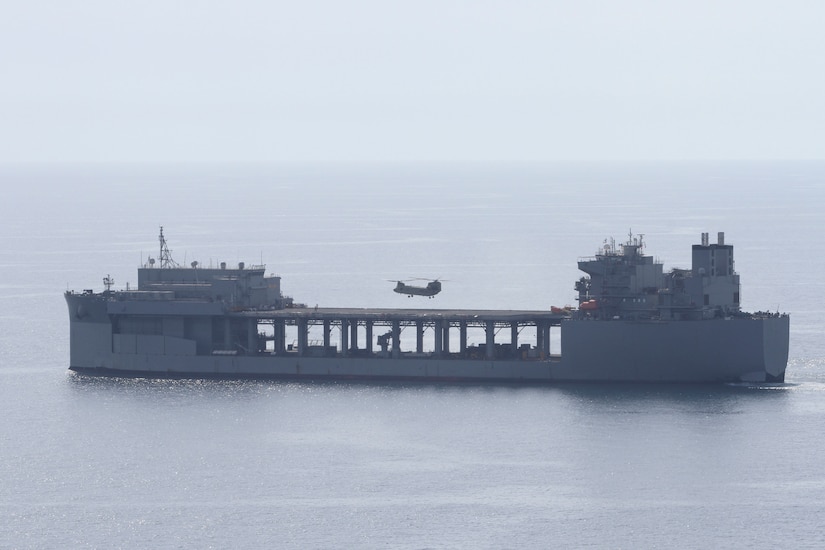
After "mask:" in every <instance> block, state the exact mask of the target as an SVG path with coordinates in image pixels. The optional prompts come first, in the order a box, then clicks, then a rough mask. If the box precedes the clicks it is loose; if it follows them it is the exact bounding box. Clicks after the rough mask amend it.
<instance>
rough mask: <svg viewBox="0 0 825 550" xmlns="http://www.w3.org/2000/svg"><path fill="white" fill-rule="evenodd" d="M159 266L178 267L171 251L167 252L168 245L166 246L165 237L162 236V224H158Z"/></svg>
mask: <svg viewBox="0 0 825 550" xmlns="http://www.w3.org/2000/svg"><path fill="white" fill-rule="evenodd" d="M158 239H159V240H160V268H161V269H163V268H170V267H178V264H177V263H176V262H175V260H173V259H172V253H171V252H169V247H168V246H166V238H164V236H163V226H162V225H161V226H160V236H159V237H158Z"/></svg>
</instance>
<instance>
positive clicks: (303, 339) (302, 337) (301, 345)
mask: <svg viewBox="0 0 825 550" xmlns="http://www.w3.org/2000/svg"><path fill="white" fill-rule="evenodd" d="M297 325H298V355H299V356H303V355H304V354H305V353H306V350H307V338H308V336H309V333H308V331H307V320H306V319H298V323H297Z"/></svg>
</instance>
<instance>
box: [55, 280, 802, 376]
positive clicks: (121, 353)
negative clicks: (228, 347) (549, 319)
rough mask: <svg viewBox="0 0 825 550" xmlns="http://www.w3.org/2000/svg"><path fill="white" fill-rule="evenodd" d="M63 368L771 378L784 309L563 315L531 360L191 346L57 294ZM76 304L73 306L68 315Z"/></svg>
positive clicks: (102, 305) (777, 364) (781, 344)
mask: <svg viewBox="0 0 825 550" xmlns="http://www.w3.org/2000/svg"><path fill="white" fill-rule="evenodd" d="M67 301H68V305H69V310H70V313H71V314H72V320H71V325H70V326H71V329H70V330H71V365H70V368H71V369H72V370H75V371H78V372H83V373H88V374H100V375H115V376H117V375H123V376H150V377H175V378H181V377H182V378H201V377H216V378H227V377H228V378H273V379H311V380H325V379H329V380H372V381H393V380H396V381H442V382H501V383H553V382H562V381H604V382H695V383H698V382H742V381H744V382H781V381H782V380H783V379H784V374H785V365H786V363H787V358H788V330H789V320H788V317H787V316H776V317H760V318H731V319H727V320H725V319H714V320H704V321H678V322H633V321H620V320H617V321H595V320H567V321H564V322H562V325H561V351H562V353H561V356H551V357H546V358H537V359H529V358H525V359H493V360H490V359H460V358H450V359H443V358H434V357H433V358H430V357H419V356H413V355H414V354H404V353H402V354H400V356H399V357H397V358H393V357H382V356H379V355H378V354H375V355H373V356H370V357H345V356H341V355H340V354H338V355H336V356H334V357H306V356H304V357H302V356H298V355H297V354H295V353H291V354H285V355H274V354H256V355H229V356H227V355H214V354H209V355H198V354H197V349H196V342H195V341H193V340H189V339H187V338H181V337H172V336H166V335H162V334H161V335H141V336H135V335H122V334H114V333H113V331H112V322H111V320H110V317H109V315H108V313H107V307H106V304H107V303H106V301H104V300H101V299H97V298H96V297H94V296H92V297H87V296H83V295H67ZM78 312H79V314H78Z"/></svg>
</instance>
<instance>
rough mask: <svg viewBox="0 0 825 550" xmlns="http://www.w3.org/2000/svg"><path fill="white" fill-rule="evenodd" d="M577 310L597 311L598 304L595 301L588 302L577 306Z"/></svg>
mask: <svg viewBox="0 0 825 550" xmlns="http://www.w3.org/2000/svg"><path fill="white" fill-rule="evenodd" d="M579 309H583V310H585V311H593V310H594V309H599V303H598V302H597V301H596V300H588V301H586V302H582V303H581V304H579Z"/></svg>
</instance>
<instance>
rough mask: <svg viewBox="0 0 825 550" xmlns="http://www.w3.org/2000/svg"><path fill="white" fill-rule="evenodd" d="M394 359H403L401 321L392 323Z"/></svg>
mask: <svg viewBox="0 0 825 550" xmlns="http://www.w3.org/2000/svg"><path fill="white" fill-rule="evenodd" d="M392 357H393V359H398V358H400V357H401V323H400V322H399V321H393V322H392Z"/></svg>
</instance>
